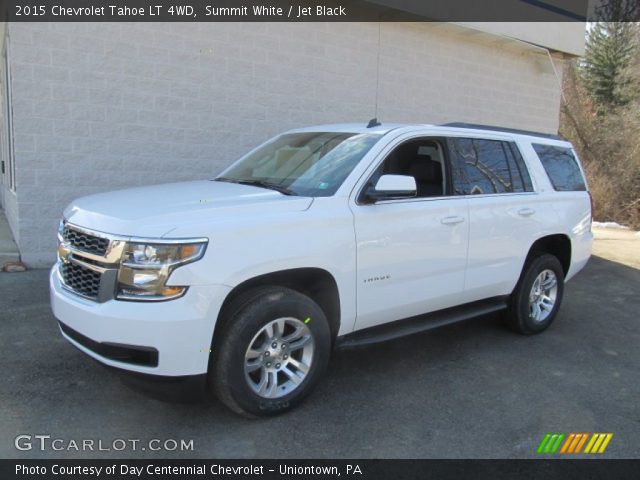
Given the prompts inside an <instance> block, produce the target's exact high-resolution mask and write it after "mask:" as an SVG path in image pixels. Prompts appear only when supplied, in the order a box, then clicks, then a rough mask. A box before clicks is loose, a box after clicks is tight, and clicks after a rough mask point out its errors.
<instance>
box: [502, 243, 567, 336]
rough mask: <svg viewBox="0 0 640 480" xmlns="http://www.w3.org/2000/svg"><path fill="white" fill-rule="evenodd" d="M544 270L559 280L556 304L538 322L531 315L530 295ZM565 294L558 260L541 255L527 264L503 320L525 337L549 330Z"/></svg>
mask: <svg viewBox="0 0 640 480" xmlns="http://www.w3.org/2000/svg"><path fill="white" fill-rule="evenodd" d="M544 270H551V271H552V272H553V273H554V274H555V276H556V280H557V292H556V298H555V303H554V305H553V308H552V309H551V311H550V313H549V314H548V316H547V317H546V318H545V319H544V320H539V321H536V320H535V319H533V318H532V316H531V314H530V303H529V295H530V293H531V291H532V288H533V283H534V281H535V280H536V278H537V277H538V275H540V273H541V272H543V271H544ZM563 293H564V270H563V269H562V265H561V264H560V262H559V261H558V259H557V258H556V257H555V256H553V255H550V254H548V253H540V254H539V255H536V256H534V257H532V258H530V259H529V260H528V261H527V263H526V264H525V266H524V268H523V271H522V274H521V275H520V279H519V280H518V284H517V285H516V288H515V290H514V291H513V293H512V294H511V298H510V300H509V308H508V309H507V311H506V312H505V314H504V316H503V318H504V320H505V323H506V324H507V326H508V327H509V328H511V329H512V330H513V331H515V332H518V333H521V334H523V335H533V334H535V333H540V332H543V331H544V330H546V329H547V328H549V325H551V323H553V320H554V319H555V317H556V315H557V314H558V309H559V308H560V304H561V303H562V295H563Z"/></svg>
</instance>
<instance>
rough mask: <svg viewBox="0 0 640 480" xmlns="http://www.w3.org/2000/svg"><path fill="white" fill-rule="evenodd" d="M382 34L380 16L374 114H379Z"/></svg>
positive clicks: (375, 115)
mask: <svg viewBox="0 0 640 480" xmlns="http://www.w3.org/2000/svg"><path fill="white" fill-rule="evenodd" d="M381 36H382V22H381V21H380V17H378V54H377V56H376V100H375V106H374V109H373V116H374V117H377V116H378V90H379V89H380V44H381V41H380V38H381Z"/></svg>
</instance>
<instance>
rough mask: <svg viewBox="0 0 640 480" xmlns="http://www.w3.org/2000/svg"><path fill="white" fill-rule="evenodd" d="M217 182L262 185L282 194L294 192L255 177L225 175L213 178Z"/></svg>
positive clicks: (292, 193)
mask: <svg viewBox="0 0 640 480" xmlns="http://www.w3.org/2000/svg"><path fill="white" fill-rule="evenodd" d="M214 180H215V181H217V182H229V183H238V184H240V185H251V186H252V187H262V188H268V189H269V190H275V191H276V192H280V193H282V194H283V195H295V193H294V192H293V191H291V190H289V189H288V188H287V187H283V186H282V185H278V184H277V183H271V182H265V181H264V180H257V179H252V178H248V179H240V178H227V177H218V178H214Z"/></svg>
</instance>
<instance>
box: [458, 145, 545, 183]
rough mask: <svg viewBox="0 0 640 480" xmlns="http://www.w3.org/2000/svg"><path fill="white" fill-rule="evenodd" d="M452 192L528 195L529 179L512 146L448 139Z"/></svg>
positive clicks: (519, 156) (521, 161) (514, 147)
mask: <svg viewBox="0 0 640 480" xmlns="http://www.w3.org/2000/svg"><path fill="white" fill-rule="evenodd" d="M449 150H450V153H451V164H452V179H453V189H454V191H455V193H456V194H457V195H483V194H493V193H514V192H516V193H517V192H530V191H532V190H533V188H532V185H531V178H530V176H529V173H528V172H527V169H526V166H525V164H524V161H523V160H522V157H521V155H520V153H519V152H518V150H517V147H516V146H515V145H511V144H510V143H509V142H503V141H499V140H484V139H477V138H451V139H450V140H449Z"/></svg>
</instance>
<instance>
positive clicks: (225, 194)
mask: <svg viewBox="0 0 640 480" xmlns="http://www.w3.org/2000/svg"><path fill="white" fill-rule="evenodd" d="M312 201H313V199H312V198H309V197H295V196H287V195H283V194H282V193H280V192H276V191H274V190H267V189H265V188H260V187H253V186H249V185H239V184H236V183H226V182H215V181H210V180H201V181H195V182H180V183H170V184H165V185H154V186H149V187H140V188H131V189H127V190H118V191H114V192H108V193H100V194H97V195H91V196H88V197H83V198H80V199H78V200H76V201H74V202H72V203H71V204H70V205H69V206H68V207H67V208H66V209H65V211H64V217H65V219H66V220H67V221H68V222H70V223H73V224H75V225H78V226H80V227H85V228H89V229H92V230H97V231H101V232H105V233H112V234H117V235H124V236H137V237H163V236H166V235H168V234H170V232H171V231H172V230H174V229H175V228H177V227H178V226H182V225H185V224H193V223H202V222H206V223H207V224H208V225H211V224H212V223H215V221H216V218H222V217H223V216H224V217H225V218H228V216H237V215H249V216H251V215H259V214H266V213H268V214H272V213H279V212H294V211H302V210H306V209H307V208H309V206H310V205H311V203H312Z"/></svg>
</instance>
